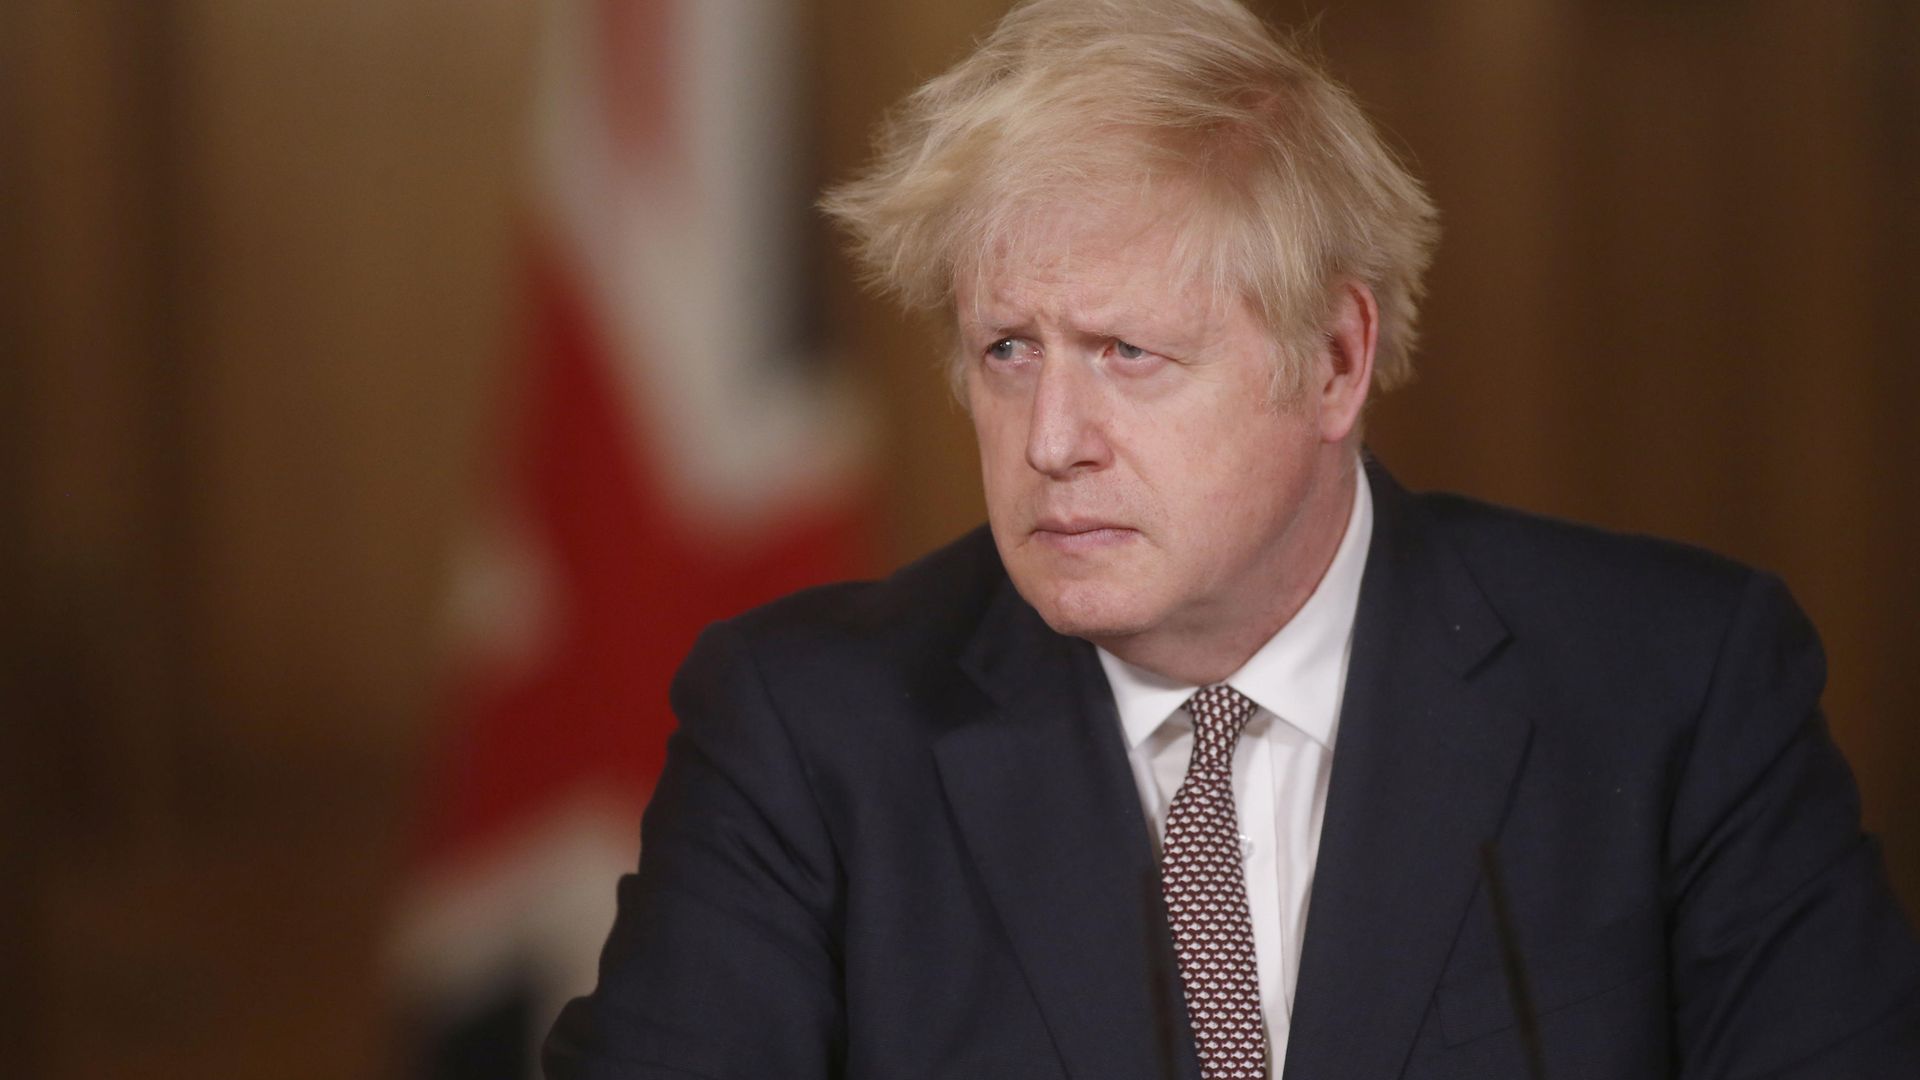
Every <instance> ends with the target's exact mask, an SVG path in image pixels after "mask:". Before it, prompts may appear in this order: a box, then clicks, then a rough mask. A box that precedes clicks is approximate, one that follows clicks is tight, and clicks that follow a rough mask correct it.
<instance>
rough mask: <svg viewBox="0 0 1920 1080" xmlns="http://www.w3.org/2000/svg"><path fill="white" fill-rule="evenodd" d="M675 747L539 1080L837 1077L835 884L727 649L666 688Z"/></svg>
mask: <svg viewBox="0 0 1920 1080" xmlns="http://www.w3.org/2000/svg"><path fill="white" fill-rule="evenodd" d="M672 701H673V708H674V712H675V715H676V716H677V717H678V719H679V723H680V726H679V730H678V731H676V732H675V734H674V735H673V737H672V739H671V740H670V741H669V743H668V750H667V761H666V766H665V768H664V770H663V772H662V774H661V778H660V783H659V786H658V787H657V788H656V789H655V791H654V794H653V797H652V800H651V801H650V803H649V805H648V808H647V812H646V816H645V818H644V822H643V826H642V830H641V860H640V867H639V872H638V873H637V874H630V875H627V876H626V877H624V878H622V879H621V881H620V886H619V907H618V913H617V915H616V917H615V919H614V925H613V931H612V934H611V936H610V937H609V938H608V940H607V944H606V947H605V949H604V951H603V952H602V955H601V960H600V978H599V984H598V986H597V987H596V988H595V990H594V992H593V993H592V995H591V996H588V997H584V998H578V999H575V1000H574V1001H573V1002H571V1003H569V1004H568V1005H567V1007H566V1009H565V1010H564V1011H562V1013H561V1015H560V1018H559V1020H558V1021H557V1022H556V1024H555V1025H554V1028H553V1031H552V1033H551V1034H550V1035H549V1036H548V1038H547V1042H546V1045H545V1048H544V1051H543V1058H542V1060H543V1065H544V1068H545V1071H546V1075H547V1076H548V1077H549V1078H550V1080H667V1078H674V1080H681V1078H690V1077H692V1078H703V1080H731V1078H735V1077H740V1078H747V1077H753V1078H764V1077H773V1076H777V1077H782V1078H791V1080H813V1078H825V1077H829V1076H832V1075H835V1074H837V1073H838V1071H839V1062H840V1060H841V1059H842V1057H843V1049H842V1048H843V1045H844V1021H843V1010H842V996H841V989H840V987H841V979H840V969H839V962H838V959H837V958H838V956H839V955H840V953H839V947H838V941H839V936H840V931H839V927H840V925H841V912H840V897H841V896H842V894H843V890H842V889H841V887H840V876H841V875H840V870H839V866H838V861H837V859H836V856H835V852H834V848H833V843H832V841H831V839H830V837H829V836H828V833H827V830H826V827H825V824H824V822H823V821H822V819H821V815H820V812H819V809H818V805H817V803H816V802H815V800H814V798H813V794H812V791H811V789H810V787H809V784H808V781H807V778H806V776H805V772H804V769H803V768H802V765H801V762H800V758H799V755H798V754H797V752H796V749H795V747H794V744H793V742H792V740H791V738H790V737H789V735H788V733H787V730H786V729H785V728H784V726H783V724H782V721H781V718H780V716H779V715H778V714H777V713H776V711H775V707H774V703H773V701H772V700H771V698H770V697H769V695H768V692H767V689H766V686H765V684H764V683H763V681H762V679H761V677H760V674H759V672H758V670H757V668H756V667H755V665H754V662H753V659H752V658H751V657H750V656H749V655H748V652H747V650H746V648H745V647H744V645H743V644H742V642H741V640H740V638H739V635H738V634H737V632H735V631H733V630H731V629H730V628H729V627H727V626H726V625H725V624H721V625H719V626H715V627H712V628H710V629H709V630H708V631H707V632H706V633H705V634H703V635H702V636H701V638H700V641H699V642H698V643H697V644H696V645H695V647H694V649H693V652H692V654H691V655H690V656H689V657H688V659H687V662H686V663H685V664H684V665H683V666H682V667H681V669H680V672H679V674H678V675H677V676H676V677H675V680H674V686H673V695H672Z"/></svg>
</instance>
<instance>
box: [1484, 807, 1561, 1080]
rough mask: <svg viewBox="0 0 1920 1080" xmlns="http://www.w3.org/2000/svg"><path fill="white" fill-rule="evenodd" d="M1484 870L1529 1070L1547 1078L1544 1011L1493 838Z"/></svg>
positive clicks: (1538, 1078) (1487, 847)
mask: <svg viewBox="0 0 1920 1080" xmlns="http://www.w3.org/2000/svg"><path fill="white" fill-rule="evenodd" d="M1480 872H1481V874H1482V876H1484V877H1485V878H1486V882H1487V900H1488V902H1489V903H1490V904H1491V905H1492V907H1493V927H1494V932H1495V934H1496V935H1497V936H1498V937H1499V939H1500V961H1501V965H1502V966H1503V967H1504V968H1505V969H1506V974H1507V996H1508V997H1509V998H1510V999H1512V1001H1513V1014H1514V1020H1515V1021H1516V1023H1517V1024H1518V1025H1519V1028H1520V1045H1521V1047H1522V1049H1524V1050H1525V1051H1526V1055H1527V1073H1528V1075H1530V1076H1531V1077H1532V1078H1533V1080H1547V1059H1546V1054H1545V1053H1544V1052H1543V1051H1542V1050H1541V1047H1540V1014H1539V1013H1538V1012H1536V1011H1534V1007H1533V987H1532V985H1531V984H1529V983H1528V982H1527V968H1526V965H1525V964H1523V963H1521V962H1520V932H1519V928H1518V927H1517V926H1516V925H1515V924H1514V921H1513V906H1512V905H1511V904H1510V903H1508V901H1507V883H1506V879H1505V878H1504V877H1502V876H1501V873H1500V855H1499V853H1498V852H1497V851H1495V850H1494V846H1493V844H1492V842H1491V841H1489V842H1487V843H1484V844H1481V845H1480Z"/></svg>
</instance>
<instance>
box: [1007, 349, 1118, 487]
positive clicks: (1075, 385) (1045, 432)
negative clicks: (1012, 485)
mask: <svg viewBox="0 0 1920 1080" xmlns="http://www.w3.org/2000/svg"><path fill="white" fill-rule="evenodd" d="M1097 384H1098V378H1097V377H1096V376H1095V375H1094V373H1093V372H1092V371H1090V370H1089V369H1088V365H1087V364H1086V363H1084V362H1083V361H1082V360H1081V359H1080V358H1079V357H1076V356H1066V357H1049V358H1048V359H1047V360H1046V361H1044V362H1043V363H1042V364H1041V367H1040V375H1039V378H1038V380H1037V381H1036V383H1035V385H1034V391H1033V413H1032V415H1031V416H1030V417H1028V421H1027V464H1028V465H1031V466H1032V467H1033V468H1034V469H1035V470H1037V471H1039V472H1041V473H1043V474H1045V475H1047V476H1050V477H1053V478H1055V479H1065V478H1067V477H1069V476H1072V475H1074V474H1075V473H1080V472H1089V471H1093V470H1097V469H1101V468H1104V467H1105V466H1106V465H1107V463H1108V462H1109V461H1110V460H1111V454H1112V452H1111V449H1110V447H1109V446H1108V445H1107V432H1106V422H1105V406H1104V403H1103V402H1102V401H1101V400H1100V387H1099V386H1098V385H1097Z"/></svg>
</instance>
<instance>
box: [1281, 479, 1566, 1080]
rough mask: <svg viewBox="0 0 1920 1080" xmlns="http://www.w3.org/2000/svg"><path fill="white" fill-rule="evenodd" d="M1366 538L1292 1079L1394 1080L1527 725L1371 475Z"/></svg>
mask: <svg viewBox="0 0 1920 1080" xmlns="http://www.w3.org/2000/svg"><path fill="white" fill-rule="evenodd" d="M1370 472H1371V476H1370V479H1371V481H1372V483H1373V490H1374V492H1375V496H1374V506H1375V518H1374V538H1373V544H1372V546H1371V548H1370V550H1369V554H1368V560H1367V569H1366V575H1365V578H1364V580H1363V583H1362V585H1361V592H1360V605H1359V610H1358V614H1357V617H1356V621H1355V625H1354V639H1353V652H1352V659H1351V662H1350V664H1349V666H1348V679H1347V689H1346V696H1345V699H1344V705H1343V707H1342V715H1341V722H1340V734H1339V743H1338V746H1337V749H1336V750H1335V753H1334V769H1333V776H1332V779H1331V783H1330V786H1329V790H1328V795H1327V808H1326V818H1325V825H1324V826H1323V829H1322V832H1321V839H1320V852H1319V859H1318V862H1317V865H1316V869H1315V874H1314V883H1313V894H1312V901H1311V905H1310V907H1309V911H1308V921H1307V932H1306V942H1305V946H1304V948H1303V951H1302V955H1301V966H1300V980H1299V985H1298V987H1297V989H1296V994H1295V1006H1294V1013H1293V1025H1292V1031H1291V1034H1290V1036H1289V1046H1288V1054H1287V1061H1286V1072H1285V1076H1286V1078H1287V1080H1302V1078H1311V1080H1391V1078H1392V1077H1396V1076H1398V1075H1400V1073H1401V1071H1402V1069H1403V1068H1404V1066H1405V1062H1406V1058H1407V1054H1408V1052H1409V1050H1410V1049H1411V1047H1412V1044H1413V1039H1414V1036H1415V1034H1416V1033H1417V1032H1418V1030H1419V1026H1420V1023H1421V1021H1422V1018H1423V1017H1424V1015H1425V1013H1426V1009H1427V1004H1428V1002H1429V1000H1430V999H1431V998H1432V996H1433V992H1434V988H1435V986H1436V984H1437V983H1438V981H1439V977H1440V972H1441V968H1442V966H1443V965H1444V963H1445V961H1446V957H1447V952H1448V949H1449V947H1450V945H1451V944H1452V941H1453V939H1454V936H1455V933H1456V932H1457V930H1458V927H1459V924H1460V920H1461V918H1462V916H1463V915H1464V913H1465V911H1466V908H1467V904H1468V902H1469V900H1470V899H1471V897H1472V895H1473V892H1474V889H1475V886H1476V884H1477V881H1478V862H1477V850H1478V846H1479V845H1480V843H1481V842H1482V841H1484V840H1488V839H1491V838H1492V837H1493V836H1494V835H1495V834H1496V833H1497V831H1498V829H1499V824H1500V819H1501V817H1502V815H1503V813H1504V811H1505V807H1506V805H1507V801H1508V797H1509V791H1510V788H1511V786H1512V782H1513V778H1514V776H1515V773H1516V772H1517V770H1518V767H1519V764H1520V762H1521V760H1522V758H1523V757H1524V754H1525V749H1526V744H1527V738H1528V732H1529V727H1528V725H1527V723H1526V721H1525V720H1524V719H1522V718H1520V717H1518V716H1516V715H1514V714H1512V713H1509V712H1507V711H1505V710H1503V709H1502V708H1500V707H1498V706H1497V705H1496V704H1494V703H1492V702H1489V701H1487V700H1484V699H1483V697H1482V695H1481V694H1480V693H1479V692H1478V691H1477V689H1476V688H1475V687H1474V685H1473V684H1472V682H1471V680H1470V675H1471V674H1472V672H1473V671H1474V670H1475V668H1476V667H1478V666H1479V665H1480V664H1482V663H1484V662H1486V661H1487V660H1488V658H1489V657H1490V656H1492V654H1493V653H1495V652H1496V651H1497V650H1498V648H1499V647H1500V645H1501V644H1502V643H1503V642H1504V641H1505V640H1506V630H1505V628H1504V626H1503V625H1502V624H1501V623H1500V621H1499V619H1498V618H1497V617H1496V616H1495V615H1494V613H1493V611H1492V609H1491V608H1489V607H1488V606H1487V604H1486V601H1485V599H1484V598H1483V597H1482V596H1481V595H1480V593H1479V591H1478V589H1477V587H1475V586H1474V584H1473V582H1472V580H1471V578H1470V577H1469V576H1468V574H1467V571H1466V568H1465V567H1464V566H1463V565H1461V564H1460V563H1459V562H1458V556H1457V555H1456V554H1455V553H1454V552H1453V551H1452V550H1451V549H1450V548H1448V547H1446V545H1445V544H1444V542H1443V541H1441V540H1439V538H1437V537H1435V536H1434V535H1433V534H1432V530H1431V528H1430V527H1429V526H1427V525H1426V523H1425V522H1424V521H1423V519H1422V518H1421V516H1420V515H1421V511H1420V508H1419V507H1417V506H1416V505H1414V504H1413V502H1412V500H1411V499H1409V498H1408V497H1407V495H1406V494H1405V493H1404V492H1402V491H1400V490H1399V488H1398V487H1397V486H1395V485H1394V483H1393V481H1392V480H1391V479H1390V478H1388V477H1387V476H1386V475H1385V474H1384V473H1383V472H1379V471H1377V470H1370Z"/></svg>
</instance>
